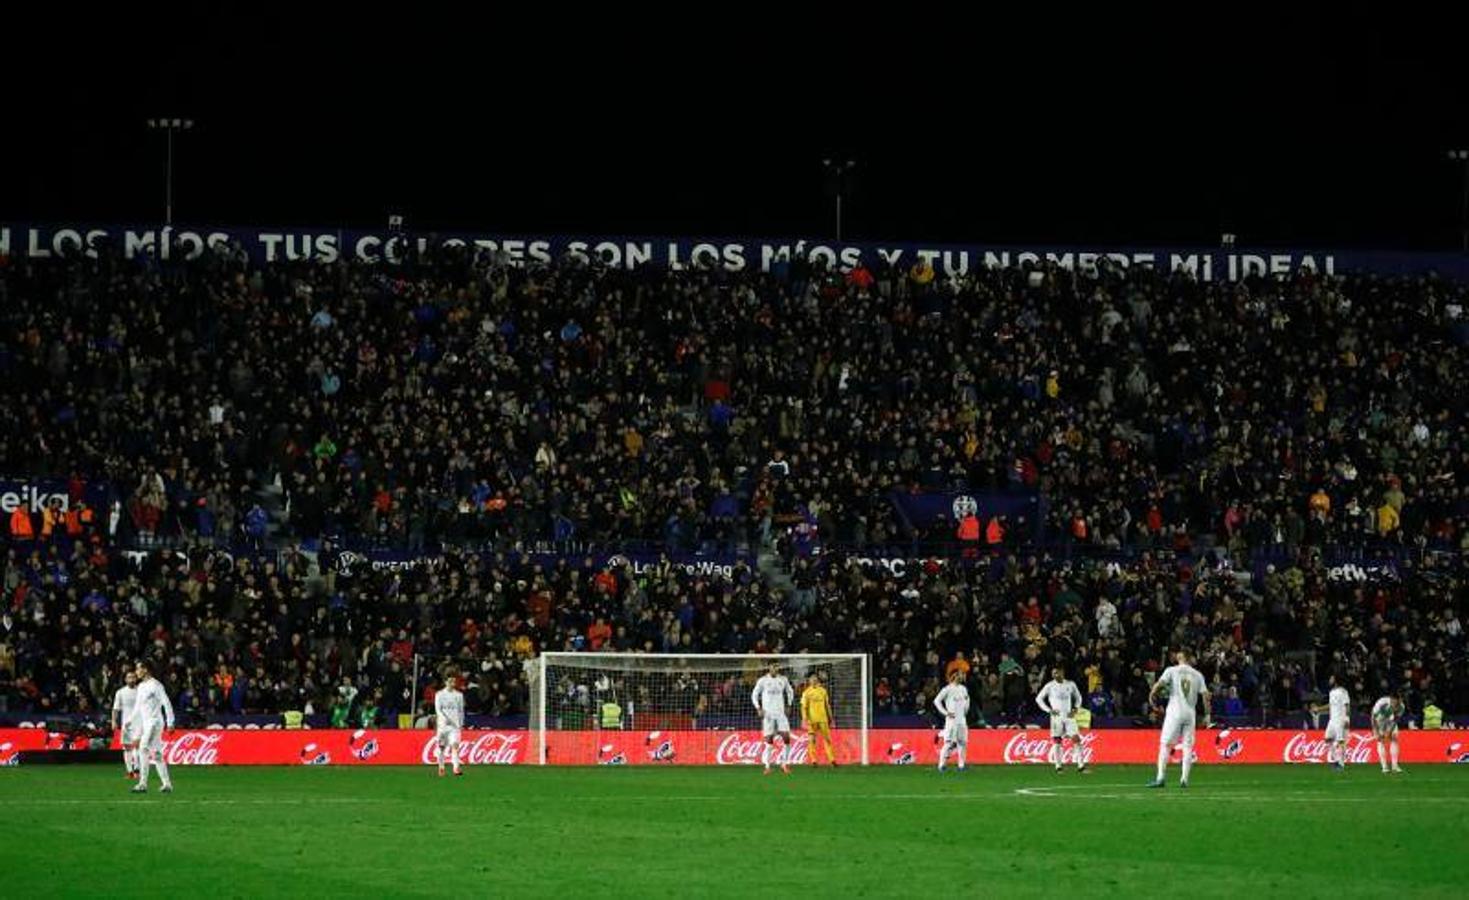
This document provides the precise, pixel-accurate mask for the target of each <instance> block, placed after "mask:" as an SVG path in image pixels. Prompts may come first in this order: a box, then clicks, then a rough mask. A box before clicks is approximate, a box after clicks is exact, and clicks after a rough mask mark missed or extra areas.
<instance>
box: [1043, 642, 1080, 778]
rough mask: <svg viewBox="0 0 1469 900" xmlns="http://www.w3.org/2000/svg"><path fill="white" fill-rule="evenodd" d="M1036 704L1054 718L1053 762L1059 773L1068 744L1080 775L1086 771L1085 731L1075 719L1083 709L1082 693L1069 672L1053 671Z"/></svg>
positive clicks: (1052, 730)
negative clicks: (1067, 673) (1084, 757)
mask: <svg viewBox="0 0 1469 900" xmlns="http://www.w3.org/2000/svg"><path fill="white" fill-rule="evenodd" d="M1035 703H1036V706H1039V707H1040V708H1041V711H1042V712H1044V713H1045V714H1046V715H1048V716H1050V717H1051V761H1052V762H1054V763H1055V764H1056V771H1057V772H1059V771H1061V760H1062V754H1063V753H1064V749H1063V745H1064V744H1066V743H1068V742H1069V743H1071V744H1072V746H1074V747H1075V748H1076V771H1078V772H1084V771H1086V760H1084V759H1082V757H1081V729H1079V728H1077V727H1076V719H1074V718H1072V716H1074V715H1075V714H1076V711H1077V710H1078V709H1081V689H1080V688H1078V687H1077V686H1076V682H1074V681H1071V680H1069V679H1067V677H1066V670H1065V669H1063V668H1061V667H1060V666H1057V667H1056V668H1054V669H1052V670H1051V680H1050V681H1049V682H1047V683H1046V685H1045V686H1044V687H1042V688H1041V692H1040V693H1039V694H1036V695H1035Z"/></svg>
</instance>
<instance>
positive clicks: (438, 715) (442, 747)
mask: <svg viewBox="0 0 1469 900" xmlns="http://www.w3.org/2000/svg"><path fill="white" fill-rule="evenodd" d="M458 684H459V672H458V671H457V670H455V669H449V670H448V671H447V672H445V673H444V686H443V687H441V688H439V690H438V691H437V692H435V693H434V724H435V726H436V728H437V734H436V739H437V742H438V745H439V777H440V778H443V777H444V756H445V755H446V754H447V755H448V757H449V760H450V762H451V763H452V764H453V767H454V774H455V775H463V774H464V771H463V770H462V769H460V768H459V735H460V731H461V729H463V728H464V695H463V694H462V693H460V692H459V688H458Z"/></svg>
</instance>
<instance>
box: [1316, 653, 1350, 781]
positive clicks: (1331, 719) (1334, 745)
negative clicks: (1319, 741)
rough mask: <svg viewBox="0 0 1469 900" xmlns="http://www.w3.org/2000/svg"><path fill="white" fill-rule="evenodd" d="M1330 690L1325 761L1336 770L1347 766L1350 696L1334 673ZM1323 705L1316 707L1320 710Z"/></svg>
mask: <svg viewBox="0 0 1469 900" xmlns="http://www.w3.org/2000/svg"><path fill="white" fill-rule="evenodd" d="M1330 684H1331V690H1330V691H1328V692H1327V694H1326V706H1325V707H1324V709H1325V710H1327V712H1328V713H1329V715H1328V716H1327V719H1326V744H1327V747H1326V762H1327V763H1328V764H1329V765H1330V766H1331V767H1332V768H1333V769H1336V770H1337V771H1338V772H1341V771H1345V770H1346V767H1347V741H1348V739H1350V738H1351V736H1352V697H1351V695H1350V694H1348V693H1347V689H1346V688H1344V687H1342V686H1341V683H1340V682H1339V681H1338V680H1337V677H1336V675H1335V674H1333V675H1332V676H1331V682H1330ZM1322 709H1323V707H1320V706H1318V707H1316V708H1315V711H1316V712H1321V711H1322Z"/></svg>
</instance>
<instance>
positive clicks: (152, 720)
mask: <svg viewBox="0 0 1469 900" xmlns="http://www.w3.org/2000/svg"><path fill="white" fill-rule="evenodd" d="M132 721H133V723H134V724H135V725H136V726H137V727H138V728H140V729H141V728H146V727H148V726H150V725H158V724H163V725H166V726H167V727H169V728H172V727H173V704H172V703H169V702H168V694H167V693H165V692H164V690H163V685H161V684H159V683H158V679H157V678H148V679H146V680H145V681H143V682H142V683H141V684H139V685H138V695H137V698H136V699H135V700H134V701H133V718H132Z"/></svg>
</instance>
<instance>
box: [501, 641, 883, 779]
mask: <svg viewBox="0 0 1469 900" xmlns="http://www.w3.org/2000/svg"><path fill="white" fill-rule="evenodd" d="M771 663H775V664H776V666H777V667H778V669H779V671H780V673H781V674H783V675H785V676H786V678H788V679H789V680H790V682H791V687H792V688H793V689H794V691H795V699H794V700H793V701H792V702H791V708H790V710H789V718H790V725H791V731H792V741H791V747H790V748H789V749H788V750H783V751H781V753H780V754H778V755H777V757H776V760H777V761H779V762H787V761H788V762H790V763H793V764H795V763H805V762H807V761H808V759H810V760H812V761H815V762H820V763H825V762H826V755H825V750H824V749H820V750H818V749H817V747H816V746H814V745H813V744H812V743H811V737H812V735H811V734H810V732H809V729H808V728H807V725H808V723H806V722H804V721H802V719H801V693H802V691H804V690H805V689H806V687H807V684H808V680H809V679H810V677H811V676H812V675H813V674H814V675H815V676H817V678H818V680H819V682H820V683H821V685H822V686H823V687H825V689H826V692H827V696H828V697H829V699H830V705H831V716H832V720H833V721H832V729H831V732H832V744H833V749H834V751H835V753H836V760H837V762H838V763H842V764H853V763H861V764H863V765H865V764H866V763H867V729H868V718H869V715H870V710H871V702H870V699H871V698H870V689H869V680H868V662H867V657H866V655H864V654H850V653H849V654H836V653H830V654H805V655H792V654H784V655H776V654H749V655H736V654H668V655H662V654H640V653H546V654H543V655H541V656H540V657H539V658H537V659H536V660H535V661H534V664H533V665H532V666H531V670H530V684H529V687H530V729H531V747H532V759H533V760H538V761H539V762H540V763H541V764H542V765H545V764H548V763H549V764H552V765H634V764H643V765H712V764H721V765H723V764H742V763H743V764H758V763H759V762H760V761H761V754H762V752H763V749H764V745H763V738H762V735H761V731H760V729H761V717H760V714H759V713H758V712H757V711H756V709H755V705H754V702H753V700H752V698H751V695H752V693H753V691H754V688H755V682H756V680H757V679H759V677H760V676H761V675H762V674H764V673H765V671H766V668H767V667H768V666H769V665H770V664H771Z"/></svg>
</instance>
